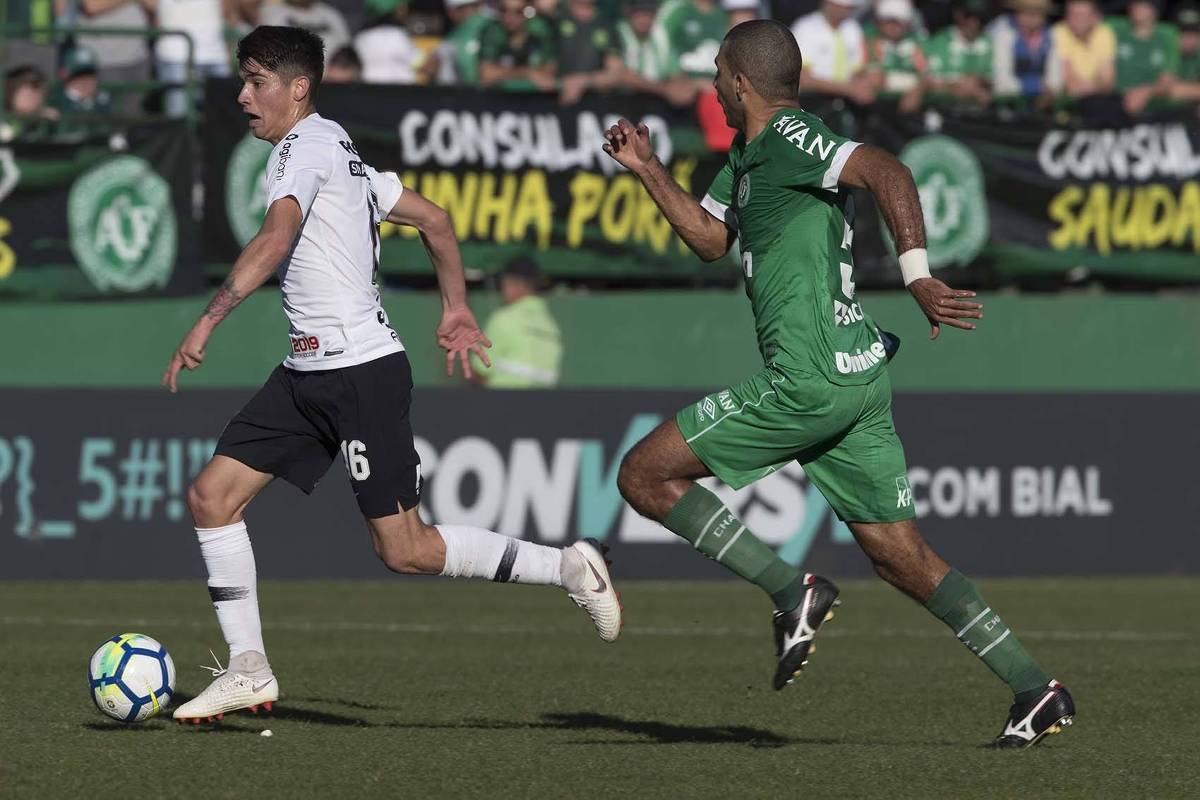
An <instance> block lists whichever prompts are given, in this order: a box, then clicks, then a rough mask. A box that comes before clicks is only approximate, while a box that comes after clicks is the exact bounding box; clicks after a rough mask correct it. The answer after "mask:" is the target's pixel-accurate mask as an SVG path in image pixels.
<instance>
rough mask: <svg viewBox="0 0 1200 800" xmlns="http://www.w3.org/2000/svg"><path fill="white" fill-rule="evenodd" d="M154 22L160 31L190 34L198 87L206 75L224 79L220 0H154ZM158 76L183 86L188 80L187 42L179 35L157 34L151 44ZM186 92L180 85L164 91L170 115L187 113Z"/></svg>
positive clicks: (226, 62)
mask: <svg viewBox="0 0 1200 800" xmlns="http://www.w3.org/2000/svg"><path fill="white" fill-rule="evenodd" d="M151 8H152V10H153V11H154V21H155V25H156V26H157V27H158V28H159V29H161V30H168V31H184V32H185V33H187V34H188V35H189V36H191V37H192V59H193V63H194V64H195V75H194V77H195V79H196V81H197V83H198V88H203V85H204V80H205V78H209V77H212V78H227V77H229V75H230V74H231V70H230V68H229V51H228V49H227V48H226V47H225V29H224V20H223V16H224V14H223V12H222V9H221V0H155V2H154V3H153V5H152V7H151ZM154 59H155V66H156V69H157V73H158V79H159V80H160V81H165V82H168V83H172V84H177V85H182V84H184V83H185V82H186V81H187V78H188V75H187V63H188V43H187V41H186V40H185V39H184V38H183V37H181V36H160V37H158V40H157V41H156V42H155V43H154ZM187 103H188V94H187V91H186V90H185V89H183V88H176V89H171V90H169V91H168V92H167V95H166V103H165V108H164V109H163V110H164V111H165V112H166V114H167V116H169V117H182V116H185V115H186V114H187V111H188V107H187Z"/></svg>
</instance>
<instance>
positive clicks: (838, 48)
mask: <svg viewBox="0 0 1200 800" xmlns="http://www.w3.org/2000/svg"><path fill="white" fill-rule="evenodd" d="M792 35H793V36H795V37H796V44H798V45H800V58H801V59H802V60H803V63H804V71H805V72H808V73H809V74H811V75H812V76H813V77H814V78H820V79H821V80H826V81H848V80H850V78H851V77H852V76H853V75H854V73H855V72H857V71H858V70H859V69H860V68H861V67H862V66H863V64H865V63H866V58H867V53H866V44H865V42H864V36H863V29H862V26H861V25H859V24H858V20H856V19H855V18H854V17H850V18H849V19H847V20H845V21H843V22H842V24H841V25H839V26H838V27H836V28H834V27H833V26H832V25H830V24H829V20H827V19H826V18H825V15H824V14H822V13H821V12H820V11H814V12H812V13H811V14H805V15H804V16H803V17H800V19H798V20H796V21H795V22H793V23H792Z"/></svg>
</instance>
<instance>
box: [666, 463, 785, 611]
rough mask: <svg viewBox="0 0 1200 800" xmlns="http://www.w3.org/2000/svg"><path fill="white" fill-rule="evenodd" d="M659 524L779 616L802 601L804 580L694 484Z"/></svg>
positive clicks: (718, 502) (721, 505)
mask: <svg viewBox="0 0 1200 800" xmlns="http://www.w3.org/2000/svg"><path fill="white" fill-rule="evenodd" d="M663 524H664V525H666V526H667V529H668V530H670V531H671V532H673V533H675V534H677V535H679V536H682V537H683V538H684V539H687V540H688V541H689V542H691V543H692V547H695V548H696V549H697V550H699V551H700V552H701V553H704V555H706V556H708V557H709V558H711V559H713V560H714V561H716V562H717V563H719V564H720V565H721V566H723V567H725V568H726V569H728V570H730V571H731V572H734V573H736V574H737V575H738V576H739V577H742V578H745V579H746V580H748V581H750V582H751V583H753V584H754V585H755V586H757V587H758V588H760V589H762V590H763V591H764V592H766V593H767V594H769V595H771V600H772V602H774V603H775V607H776V608H778V609H779V610H780V611H791V610H792V609H793V608H795V607H796V606H798V605H800V601H801V600H803V599H804V575H803V573H801V572H800V571H799V570H798V569H796V568H795V567H793V566H792V565H791V564H789V563H787V562H786V561H784V560H783V559H781V558H780V557H779V556H777V555H775V551H774V550H772V549H771V548H770V547H767V546H766V545H765V544H763V543H762V542H761V541H759V539H758V537H757V536H755V535H754V534H753V533H751V532H750V531H748V530H746V526H745V525H743V524H742V523H741V522H740V521H739V520H738V518H737V517H735V516H734V515H733V512H731V511H730V510H729V509H727V508H726V507H725V505H724V504H723V503H722V502H721V501H720V500H719V499H718V498H717V496H716V495H715V494H713V493H712V492H710V491H708V490H707V489H705V488H704V487H703V486H700V485H699V484H694V485H693V486H692V488H691V489H688V491H687V494H685V495H684V496H683V497H681V498H679V502H678V503H676V504H675V507H674V508H672V509H671V511H670V513H669V514H667V518H666V519H665V520H663Z"/></svg>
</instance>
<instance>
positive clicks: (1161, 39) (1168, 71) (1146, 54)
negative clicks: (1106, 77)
mask: <svg viewBox="0 0 1200 800" xmlns="http://www.w3.org/2000/svg"><path fill="white" fill-rule="evenodd" d="M1127 13H1128V17H1127V18H1126V19H1119V20H1114V21H1113V23H1112V27H1113V32H1114V33H1115V35H1116V38H1117V79H1116V80H1117V84H1116V85H1117V91H1119V92H1120V93H1121V100H1122V103H1123V105H1124V107H1125V113H1127V114H1129V115H1130V116H1134V117H1136V116H1137V115H1139V114H1141V113H1142V112H1143V111H1145V110H1146V107H1147V106H1148V105H1150V104H1151V103H1153V102H1154V101H1156V100H1164V99H1166V98H1167V97H1168V96H1169V95H1170V93H1171V85H1172V84H1173V83H1174V82H1175V73H1176V71H1177V70H1178V69H1179V45H1178V42H1177V41H1176V38H1175V31H1173V30H1171V28H1170V26H1168V25H1166V24H1163V23H1161V22H1159V14H1158V3H1157V0H1133V2H1131V3H1130V4H1129V8H1128V10H1127Z"/></svg>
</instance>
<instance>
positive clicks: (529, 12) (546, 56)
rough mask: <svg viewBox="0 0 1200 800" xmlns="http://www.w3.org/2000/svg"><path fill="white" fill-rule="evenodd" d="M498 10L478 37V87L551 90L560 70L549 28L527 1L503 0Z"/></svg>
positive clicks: (552, 35)
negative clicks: (558, 69)
mask: <svg viewBox="0 0 1200 800" xmlns="http://www.w3.org/2000/svg"><path fill="white" fill-rule="evenodd" d="M499 11H500V18H499V19H496V20H489V21H488V24H487V25H485V26H484V27H483V29H482V30H481V31H480V34H479V85H480V86H499V87H500V88H502V89H509V90H515V91H530V90H534V89H536V90H541V91H544V92H548V91H552V90H553V89H554V88H555V86H556V83H557V82H556V80H555V77H554V76H555V72H556V71H557V67H556V64H555V53H554V38H553V37H554V34H553V32H552V31H551V29H550V26H549V25H548V24H547V23H546V20H545V19H543V18H542V17H539V16H538V15H537V12H536V11H535V10H534V8H533V6H530V5H527V4H526V2H525V0H500V4H499Z"/></svg>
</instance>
